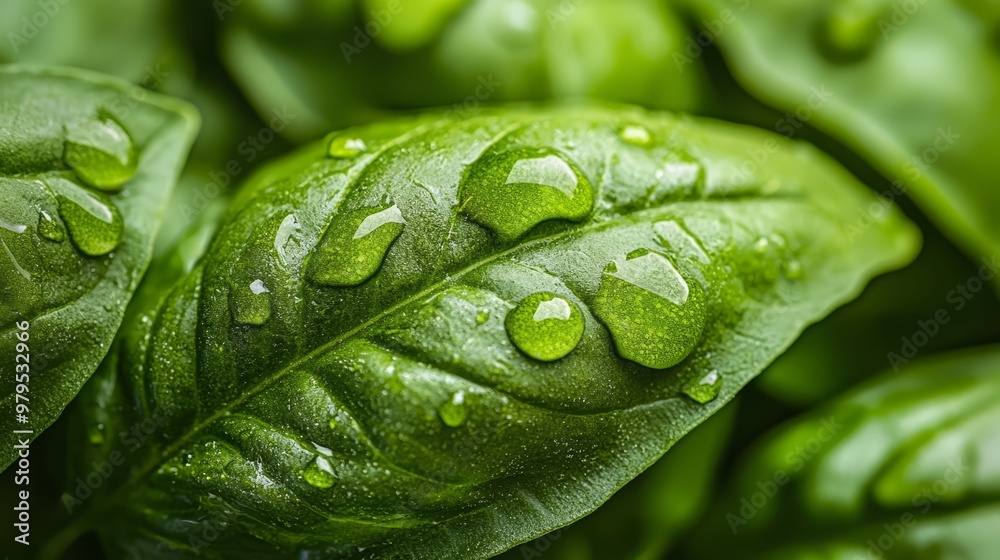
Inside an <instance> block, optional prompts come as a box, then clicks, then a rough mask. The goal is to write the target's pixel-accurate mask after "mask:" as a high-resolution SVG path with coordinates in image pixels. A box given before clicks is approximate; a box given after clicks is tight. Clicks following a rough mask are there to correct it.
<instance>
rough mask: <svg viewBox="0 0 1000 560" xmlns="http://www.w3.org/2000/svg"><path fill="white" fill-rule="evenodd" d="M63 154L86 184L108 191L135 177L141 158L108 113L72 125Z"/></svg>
mask: <svg viewBox="0 0 1000 560" xmlns="http://www.w3.org/2000/svg"><path fill="white" fill-rule="evenodd" d="M63 154H64V155H63V158H64V159H65V160H66V165H68V166H70V167H71V168H73V170H74V171H76V173H77V175H79V176H80V179H81V180H83V182H84V183H86V184H88V185H90V186H91V187H94V188H97V189H101V190H106V191H114V190H118V189H119V188H120V187H121V186H122V185H124V184H125V182H126V181H128V180H129V179H131V178H132V176H133V175H135V171H136V165H137V159H138V158H137V156H136V150H135V144H133V142H132V138H131V137H130V136H129V134H128V132H127V131H126V130H125V128H124V127H122V125H121V124H119V123H118V121H116V120H115V119H114V118H113V117H112V116H111V115H109V114H106V113H102V114H101V115H100V116H99V117H98V118H96V119H89V120H86V121H83V122H80V123H77V124H75V125H73V126H71V127H68V128H67V130H66V143H65V149H64V152H63Z"/></svg>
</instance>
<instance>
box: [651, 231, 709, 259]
mask: <svg viewBox="0 0 1000 560" xmlns="http://www.w3.org/2000/svg"><path fill="white" fill-rule="evenodd" d="M653 231H654V232H656V235H657V236H659V238H660V245H663V246H664V247H667V248H669V249H673V250H674V251H676V252H677V253H680V254H682V255H691V256H693V257H694V258H695V259H697V260H698V261H700V262H702V263H705V264H708V262H709V260H710V259H709V258H708V254H707V253H706V252H705V248H704V247H702V246H701V243H699V242H698V240H697V239H695V237H694V235H692V234H691V232H689V231H688V230H687V229H686V228H684V226H682V225H681V224H679V223H677V222H676V221H674V220H666V221H663V222H657V223H656V224H654V225H653Z"/></svg>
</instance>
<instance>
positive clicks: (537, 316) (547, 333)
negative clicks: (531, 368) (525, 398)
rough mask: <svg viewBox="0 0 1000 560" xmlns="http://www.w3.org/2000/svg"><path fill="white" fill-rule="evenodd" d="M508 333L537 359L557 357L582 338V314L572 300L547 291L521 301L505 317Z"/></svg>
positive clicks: (528, 353)
mask: <svg viewBox="0 0 1000 560" xmlns="http://www.w3.org/2000/svg"><path fill="white" fill-rule="evenodd" d="M504 325H505V326H506V327H507V336H508V337H510V340H511V342H513V343H514V345H515V346H517V347H518V349H520V350H521V351H522V352H524V353H525V354H527V355H529V356H531V357H532V358H534V359H536V360H541V361H543V362H551V361H554V360H558V359H560V358H562V357H564V356H566V355H567V354H569V353H570V352H571V351H573V349H574V348H576V346H577V344H579V343H580V339H581V338H582V337H583V328H584V322H583V315H582V314H581V313H580V309H579V308H578V307H577V306H576V304H574V303H573V302H571V301H569V300H567V299H566V298H564V297H562V296H560V295H557V294H553V293H550V292H538V293H535V294H531V295H530V296H528V297H526V298H524V299H523V300H521V302H520V303H519V304H518V305H517V307H516V308H514V310H513V311H511V312H510V313H508V314H507V318H506V319H505V320H504Z"/></svg>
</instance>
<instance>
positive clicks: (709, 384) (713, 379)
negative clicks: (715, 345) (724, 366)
mask: <svg viewBox="0 0 1000 560" xmlns="http://www.w3.org/2000/svg"><path fill="white" fill-rule="evenodd" d="M721 389H722V376H720V375H719V370H717V369H713V370H712V371H710V372H708V373H707V374H705V376H704V377H702V378H701V379H695V380H692V381H689V382H688V383H687V384H685V385H684V389H683V391H684V394H685V395H687V396H688V397H690V398H691V400H693V401H695V402H699V403H701V404H705V403H707V402H710V401H713V400H715V397H718V396H719V391H720V390H721Z"/></svg>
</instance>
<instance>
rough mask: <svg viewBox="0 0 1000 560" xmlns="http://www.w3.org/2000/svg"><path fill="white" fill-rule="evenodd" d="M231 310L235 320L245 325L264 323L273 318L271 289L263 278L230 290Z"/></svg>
mask: <svg viewBox="0 0 1000 560" xmlns="http://www.w3.org/2000/svg"><path fill="white" fill-rule="evenodd" d="M229 311H230V313H231V314H232V316H233V321H235V322H237V323H240V324H243V325H263V324H264V323H266V322H267V320H268V319H270V318H271V291H270V290H268V288H267V286H266V285H265V284H264V281H263V280H259V279H258V280H254V281H253V282H251V283H250V284H249V285H248V286H235V287H234V288H233V289H231V290H230V291H229Z"/></svg>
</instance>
